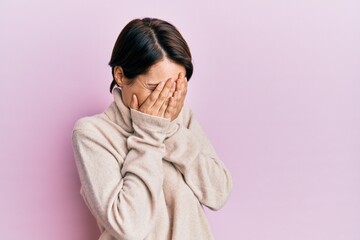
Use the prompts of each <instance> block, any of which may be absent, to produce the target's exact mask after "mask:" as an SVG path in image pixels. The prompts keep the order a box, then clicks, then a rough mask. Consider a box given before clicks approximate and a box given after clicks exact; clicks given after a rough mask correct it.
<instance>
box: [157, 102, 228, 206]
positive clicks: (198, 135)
mask: <svg viewBox="0 0 360 240" xmlns="http://www.w3.org/2000/svg"><path fill="white" fill-rule="evenodd" d="M188 111H189V115H190V118H189V122H188V126H183V125H181V124H179V123H177V122H175V121H173V122H171V126H170V128H171V129H172V130H171V132H168V135H167V137H166V139H165V141H164V142H165V147H166V152H165V157H164V159H165V160H167V161H170V162H172V163H173V164H174V165H175V166H176V167H177V169H178V170H179V171H180V172H181V173H182V174H183V176H184V179H185V181H186V183H187V185H188V186H189V187H190V188H191V190H192V191H193V192H194V194H195V196H196V197H197V198H198V199H199V201H200V202H201V203H202V204H204V205H206V206H207V207H208V208H210V209H211V210H214V211H217V210H219V209H221V208H222V207H223V206H224V204H225V202H226V200H227V199H228V196H229V195H230V192H231V190H232V177H231V175H230V172H229V170H228V169H227V168H226V166H225V165H224V163H223V162H222V161H221V160H220V159H219V157H218V155H217V153H216V152H215V149H214V147H213V146H212V144H211V142H210V141H209V139H208V138H207V136H206V134H205V132H204V131H203V129H202V128H201V126H200V124H199V122H198V121H197V119H196V118H195V116H194V113H193V112H192V111H191V109H190V108H189V110H188Z"/></svg>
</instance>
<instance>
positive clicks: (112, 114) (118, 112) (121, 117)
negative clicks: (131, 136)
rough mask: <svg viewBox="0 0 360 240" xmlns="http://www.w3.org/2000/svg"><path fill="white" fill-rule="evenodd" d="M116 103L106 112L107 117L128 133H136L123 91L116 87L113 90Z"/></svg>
mask: <svg viewBox="0 0 360 240" xmlns="http://www.w3.org/2000/svg"><path fill="white" fill-rule="evenodd" d="M112 94H113V96H114V101H113V103H112V104H111V105H110V107H109V108H108V109H107V110H106V111H105V113H106V115H108V117H109V118H111V119H112V120H113V121H114V122H115V123H116V124H117V125H119V126H121V127H122V128H123V129H124V130H125V131H126V132H128V133H132V132H133V131H134V129H133V126H132V120H131V113H130V108H128V107H127V106H126V105H125V104H124V102H123V99H122V92H121V89H120V88H119V87H117V86H115V87H114V88H113V90H112Z"/></svg>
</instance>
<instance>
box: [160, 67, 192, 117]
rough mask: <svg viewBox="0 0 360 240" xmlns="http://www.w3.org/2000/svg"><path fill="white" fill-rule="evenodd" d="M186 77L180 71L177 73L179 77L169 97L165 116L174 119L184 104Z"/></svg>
mask: <svg viewBox="0 0 360 240" xmlns="http://www.w3.org/2000/svg"><path fill="white" fill-rule="evenodd" d="M187 84H188V82H187V79H186V77H185V76H183V75H182V73H180V74H179V78H178V79H177V80H176V91H175V92H174V95H173V96H172V97H171V98H170V102H169V104H168V106H167V108H166V111H165V118H167V119H171V121H172V120H174V119H176V118H177V117H178V115H179V113H180V112H181V109H182V107H183V106H184V101H185V97H186V93H187Z"/></svg>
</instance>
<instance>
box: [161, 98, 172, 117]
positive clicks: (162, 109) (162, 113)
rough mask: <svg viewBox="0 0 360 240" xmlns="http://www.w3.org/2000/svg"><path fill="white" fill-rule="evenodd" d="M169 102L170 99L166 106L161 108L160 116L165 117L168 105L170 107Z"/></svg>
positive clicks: (165, 103)
mask: <svg viewBox="0 0 360 240" xmlns="http://www.w3.org/2000/svg"><path fill="white" fill-rule="evenodd" d="M169 101H170V100H169V99H168V100H166V101H165V102H164V104H163V105H162V106H161V108H160V111H159V113H160V116H165V111H166V108H167V107H168V105H169Z"/></svg>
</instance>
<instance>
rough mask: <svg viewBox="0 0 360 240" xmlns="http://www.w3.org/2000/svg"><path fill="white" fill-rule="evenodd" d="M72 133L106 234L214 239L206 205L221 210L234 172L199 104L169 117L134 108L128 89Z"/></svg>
mask: <svg viewBox="0 0 360 240" xmlns="http://www.w3.org/2000/svg"><path fill="white" fill-rule="evenodd" d="M113 96H114V101H113V102H112V103H111V104H110V106H109V107H108V108H107V109H106V110H105V111H104V112H102V113H99V114H96V115H93V116H86V117H82V118H80V119H79V120H78V121H77V122H76V123H75V126H74V129H73V133H72V141H73V149H74V155H75V162H76V167H77V170H78V173H79V177H80V182H81V187H80V194H81V195H82V197H83V199H84V202H85V204H86V206H87V207H88V208H89V210H90V212H91V214H92V215H93V216H94V217H95V219H96V221H97V224H98V226H99V228H100V231H101V235H100V237H99V238H98V239H99V240H110V239H121V240H143V239H146V240H169V239H175V240H192V239H194V240H195V239H196V240H210V239H213V236H212V233H211V230H210V227H209V224H208V221H207V218H206V215H205V212H204V209H203V205H205V206H206V207H208V208H209V209H211V210H214V211H216V210H219V209H220V208H222V207H223V206H224V204H225V202H226V201H227V199H228V197H229V195H230V192H231V190H232V178H231V175H230V172H229V171H228V169H227V168H226V167H225V165H224V163H223V162H222V161H221V160H220V159H219V157H218V156H217V154H216V152H215V150H214V148H213V146H212V144H211V143H210V141H209V140H208V138H207V137H206V134H205V132H204V131H203V130H202V128H201V127H200V125H199V122H198V121H197V120H196V118H195V116H194V113H193V112H192V110H191V109H190V108H189V107H187V106H186V105H184V106H183V108H182V110H181V112H180V114H179V116H178V117H177V118H176V119H175V120H173V121H170V120H168V119H165V118H162V117H156V116H152V115H148V114H145V113H142V112H140V111H137V110H134V109H131V108H128V107H127V106H125V105H124V103H123V101H122V97H121V90H120V89H119V88H114V90H113Z"/></svg>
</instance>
